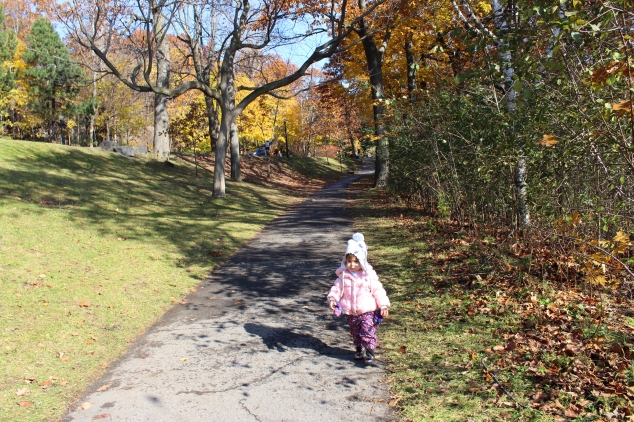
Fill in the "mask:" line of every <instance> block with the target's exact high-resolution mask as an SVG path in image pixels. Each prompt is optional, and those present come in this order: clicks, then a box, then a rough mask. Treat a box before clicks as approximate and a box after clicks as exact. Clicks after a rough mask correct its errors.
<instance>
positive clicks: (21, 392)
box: [15, 388, 30, 396]
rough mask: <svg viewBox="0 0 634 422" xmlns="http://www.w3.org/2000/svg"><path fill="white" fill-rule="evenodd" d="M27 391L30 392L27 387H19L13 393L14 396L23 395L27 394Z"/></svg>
mask: <svg viewBox="0 0 634 422" xmlns="http://www.w3.org/2000/svg"><path fill="white" fill-rule="evenodd" d="M29 393H30V391H29V389H28V388H21V389H19V390H18V391H16V392H15V395H16V396H23V395H25V394H29Z"/></svg>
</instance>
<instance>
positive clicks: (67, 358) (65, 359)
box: [62, 356, 70, 362]
mask: <svg viewBox="0 0 634 422" xmlns="http://www.w3.org/2000/svg"><path fill="white" fill-rule="evenodd" d="M62 360H63V361H64V362H68V361H69V360H70V357H68V356H64V357H62Z"/></svg>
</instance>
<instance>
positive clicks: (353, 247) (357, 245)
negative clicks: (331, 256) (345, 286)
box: [341, 233, 368, 272]
mask: <svg viewBox="0 0 634 422" xmlns="http://www.w3.org/2000/svg"><path fill="white" fill-rule="evenodd" d="M349 253H351V254H353V255H354V256H356V257H357V259H358V260H359V263H360V264H361V268H363V271H365V272H368V246H367V245H366V244H365V239H364V237H363V235H362V234H361V233H355V234H353V235H352V239H350V240H348V246H347V247H346V253H345V254H344V255H343V259H342V260H341V265H343V267H344V268H345V266H346V255H348V254H349Z"/></svg>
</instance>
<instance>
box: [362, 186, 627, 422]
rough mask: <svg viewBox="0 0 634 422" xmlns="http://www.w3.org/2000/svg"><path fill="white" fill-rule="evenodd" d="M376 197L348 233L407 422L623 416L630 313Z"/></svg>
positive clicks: (522, 259) (368, 197)
mask: <svg viewBox="0 0 634 422" xmlns="http://www.w3.org/2000/svg"><path fill="white" fill-rule="evenodd" d="M360 183H361V184H363V183H368V182H367V181H362V182H360ZM357 187H358V188H359V190H360V191H361V190H363V189H364V188H368V187H369V186H362V185H358V186H357ZM383 195H384V193H381V192H377V191H370V192H369V193H366V194H364V195H363V196H361V197H360V198H358V200H357V211H356V212H357V216H356V217H357V218H356V222H357V230H359V231H361V232H363V233H364V234H366V241H367V243H368V245H369V247H370V253H369V257H370V261H371V262H372V264H373V265H374V267H375V269H376V270H377V272H378V273H379V276H380V277H381V279H382V281H383V282H384V285H385V287H386V289H387V290H388V293H389V295H390V299H391V301H392V305H393V307H392V310H391V312H390V315H391V318H389V319H387V320H386V321H385V323H384V324H383V325H382V330H381V332H380V334H379V336H380V339H381V340H382V347H383V349H384V354H385V356H386V359H387V360H388V377H389V382H390V386H391V387H390V388H391V392H392V394H393V399H392V401H391V402H390V405H392V406H393V407H395V409H397V410H398V411H399V412H400V414H401V415H402V416H403V418H404V420H406V421H465V420H473V421H490V420H509V421H510V420H513V421H516V420H518V421H520V420H524V421H528V420H540V421H542V420H543V421H551V420H552V421H563V420H573V419H575V420H607V419H620V420H625V419H628V418H629V417H630V415H631V412H632V398H634V371H633V370H632V366H631V363H632V360H633V358H634V356H633V355H632V352H631V350H632V348H633V346H632V344H631V341H632V334H633V333H634V323H633V322H632V321H634V320H633V319H632V318H630V317H627V316H626V315H624V314H627V312H622V311H623V309H629V308H630V307H631V305H632V304H631V303H627V304H626V303H625V299H624V298H615V297H614V296H613V295H612V294H611V293H610V292H608V291H604V292H602V291H598V290H597V289H594V290H593V291H592V292H589V291H588V290H584V289H582V288H581V287H582V286H576V285H566V284H564V283H562V282H560V281H556V280H551V279H550V278H551V277H552V276H553V275H552V274H551V273H549V272H548V271H541V276H539V277H538V275H539V273H540V269H539V267H540V265H541V264H540V263H539V262H536V261H535V260H534V259H531V257H530V256H527V255H525V254H524V253H521V252H519V251H517V250H515V248H513V246H512V245H507V246H505V244H504V240H505V238H506V237H505V236H504V235H497V234H496V231H495V230H491V231H490V233H488V234H487V233H482V232H479V233H474V232H473V231H467V229H466V228H465V227H462V226H459V225H458V224H457V223H455V222H447V221H441V220H439V219H433V218H430V217H428V216H425V215H423V214H422V213H421V212H419V211H418V210H416V209H414V208H411V207H407V206H405V204H402V203H399V202H393V201H390V200H388V199H389V198H387V197H383ZM542 264H544V263H542Z"/></svg>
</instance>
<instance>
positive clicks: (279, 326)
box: [63, 175, 396, 422]
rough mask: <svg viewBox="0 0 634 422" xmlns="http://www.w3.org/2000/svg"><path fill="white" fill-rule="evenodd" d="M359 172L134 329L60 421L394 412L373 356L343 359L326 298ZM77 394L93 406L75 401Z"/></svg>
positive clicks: (343, 332)
mask: <svg viewBox="0 0 634 422" xmlns="http://www.w3.org/2000/svg"><path fill="white" fill-rule="evenodd" d="M360 177H363V176H359V175H357V176H352V177H349V178H347V179H345V180H342V181H339V182H337V183H335V184H333V185H330V186H329V187H327V188H325V189H323V190H321V191H320V192H318V193H317V194H315V195H314V196H312V197H311V198H309V199H308V200H306V201H305V202H304V203H302V204H301V205H300V206H297V207H295V208H294V209H292V210H291V211H289V212H287V213H286V214H285V215H283V216H282V217H280V218H278V219H276V220H274V221H273V222H272V223H271V224H269V225H268V226H267V227H266V228H265V229H264V230H263V231H262V232H261V233H260V234H258V235H257V236H256V237H255V238H254V239H253V240H252V241H250V242H249V243H248V244H247V245H246V246H245V247H244V248H242V249H241V250H240V251H238V252H237V253H236V254H235V255H234V256H232V257H231V258H230V259H229V260H228V261H227V262H225V263H224V264H222V265H221V266H219V267H218V268H217V269H216V270H215V271H214V272H213V273H212V274H211V276H210V277H209V278H208V279H206V280H204V281H203V282H202V283H201V284H200V285H199V286H198V289H197V292H195V293H192V294H191V295H189V296H188V297H187V302H188V303H187V304H186V305H179V306H176V307H174V308H173V309H172V310H170V311H169V312H168V313H167V314H166V315H165V316H164V317H163V318H162V319H161V320H160V321H159V322H158V323H157V324H156V325H154V326H153V327H152V328H151V329H150V330H148V332H147V333H146V334H145V335H143V336H142V337H140V338H139V339H138V340H137V341H136V342H135V343H134V344H133V346H132V347H131V348H130V349H129V351H128V352H127V353H126V354H125V355H124V356H123V357H122V358H121V359H119V360H118V361H117V362H116V363H115V364H113V365H112V366H111V368H110V369H109V370H108V372H107V373H106V374H105V376H104V377H103V378H101V379H100V380H98V381H97V382H96V383H95V384H94V385H93V386H92V387H91V388H90V390H89V392H88V393H87V394H86V395H85V396H84V397H83V398H82V399H81V400H79V401H78V402H77V404H75V405H74V406H73V409H72V411H71V412H69V413H68V414H66V415H65V416H64V417H63V420H64V421H92V420H95V419H96V420H114V421H223V422H229V421H263V422H264V421H275V422H280V421H285V422H291V421H311V422H313V421H315V422H316V421H328V422H333V421H351V422H352V421H385V420H394V419H396V418H395V416H394V415H393V414H392V413H391V411H390V408H389V407H388V406H387V399H388V395H387V386H386V385H385V384H383V383H382V375H383V371H384V368H383V366H384V365H383V362H381V360H380V359H379V360H378V361H377V363H376V364H375V365H370V366H366V365H365V364H363V363H358V362H356V361H354V360H353V358H352V352H353V346H352V345H351V344H349V340H350V337H349V335H348V333H347V326H346V324H345V319H344V318H338V319H335V318H334V317H333V316H332V314H331V313H330V311H328V309H327V303H326V298H325V294H326V292H327V291H328V288H329V287H330V285H331V283H332V282H333V280H334V278H335V276H334V270H335V268H336V267H337V266H338V265H339V263H340V260H341V258H342V254H343V251H344V250H345V245H346V241H347V240H348V239H349V238H350V237H351V235H352V234H353V228H352V221H351V219H350V216H349V213H348V211H347V210H346V209H345V207H346V206H347V204H348V201H347V200H346V197H347V194H346V187H347V186H348V184H349V183H351V182H352V181H354V180H357V179H358V178H360ZM379 354H380V349H379ZM185 358H187V359H185ZM106 385H109V387H108V388H107V389H105V390H104V391H101V392H100V391H98V389H99V388H100V387H103V386H106ZM102 390H103V389H102ZM84 402H89V403H91V404H92V406H91V407H90V408H88V409H86V410H78V409H77V406H78V405H79V404H81V403H84ZM106 414H107V416H105V415H106ZM96 417H100V418H96Z"/></svg>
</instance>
